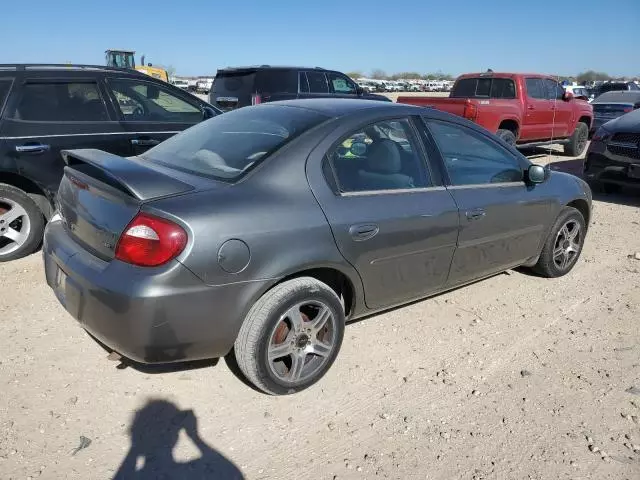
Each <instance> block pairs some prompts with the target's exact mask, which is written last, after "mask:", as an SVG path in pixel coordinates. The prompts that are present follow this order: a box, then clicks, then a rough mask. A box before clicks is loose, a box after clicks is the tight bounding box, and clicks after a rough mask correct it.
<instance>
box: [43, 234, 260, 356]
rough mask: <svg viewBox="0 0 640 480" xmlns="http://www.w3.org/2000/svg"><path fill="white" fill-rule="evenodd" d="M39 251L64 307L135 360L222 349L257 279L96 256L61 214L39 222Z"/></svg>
mask: <svg viewBox="0 0 640 480" xmlns="http://www.w3.org/2000/svg"><path fill="white" fill-rule="evenodd" d="M43 257H44V265H45V273H46V278H47V283H48V284H49V286H50V287H51V288H52V289H53V291H54V293H55V294H56V297H57V298H58V300H59V301H60V303H61V304H62V305H63V306H64V307H65V309H66V310H67V311H68V312H69V313H70V314H71V315H72V316H73V317H74V318H75V319H76V320H78V322H79V323H80V325H81V326H82V327H83V328H84V329H85V330H87V331H88V332H89V333H90V334H91V335H92V336H94V337H95V338H96V339H97V340H99V341H100V342H101V343H103V344H104V345H106V346H107V347H108V348H110V349H113V350H114V351H116V352H118V353H120V354H121V355H123V356H125V357H127V358H130V359H132V360H134V361H136V362H140V363H169V362H179V361H187V360H199V359H205V358H215V357H220V356H223V355H225V354H227V353H228V352H229V351H230V350H231V348H232V347H233V343H234V341H235V339H236V336H237V333H238V331H239V329H240V325H241V322H242V320H243V318H244V315H245V312H246V308H247V306H250V304H249V303H248V301H247V300H248V298H250V297H252V296H253V295H254V294H255V292H256V291H257V290H258V289H260V288H262V286H263V284H262V283H261V282H251V283H244V284H240V283H235V284H227V285H224V286H208V285H205V284H204V283H203V282H202V281H201V280H200V279H199V278H198V277H196V276H195V275H194V274H193V273H192V272H191V271H190V270H189V269H187V268H186V267H185V266H183V265H182V264H181V263H179V262H172V263H170V264H168V265H165V266H162V267H158V268H141V267H134V266H132V265H128V264H125V263H123V262H120V261H117V260H114V261H111V262H104V261H102V260H100V259H98V258H96V257H94V256H93V255H91V254H90V253H88V252H87V251H85V250H83V249H82V248H81V247H80V246H79V245H78V244H76V243H75V242H74V241H73V239H72V238H71V237H69V235H68V234H67V233H66V231H65V229H64V227H63V226H62V223H61V222H54V223H50V224H49V225H48V226H47V229H46V231H45V237H44V243H43Z"/></svg>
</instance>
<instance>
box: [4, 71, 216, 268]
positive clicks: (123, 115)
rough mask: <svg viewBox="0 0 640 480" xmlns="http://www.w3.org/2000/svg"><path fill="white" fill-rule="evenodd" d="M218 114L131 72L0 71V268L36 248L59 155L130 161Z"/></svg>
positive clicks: (173, 89) (56, 178)
mask: <svg viewBox="0 0 640 480" xmlns="http://www.w3.org/2000/svg"><path fill="white" fill-rule="evenodd" d="M218 113H221V112H220V110H218V109H215V108H213V107H212V106H211V105H209V104H208V103H206V102H204V101H202V100H200V99H198V98H197V97H195V96H193V95H190V94H189V93H186V92H184V91H183V90H181V89H179V88H176V87H174V86H172V85H169V84H168V83H165V82H163V81H161V80H158V79H155V78H152V77H150V76H147V75H145V74H143V73H140V72H136V71H135V70H125V69H119V68H109V67H101V66H88V65H0V262H2V261H8V260H12V259H15V258H19V257H22V256H25V255H27V254H29V253H32V252H33V251H35V250H36V249H37V248H38V246H39V244H40V242H41V240H42V234H43V230H44V224H45V221H46V220H48V219H49V217H50V216H51V214H52V211H53V202H54V197H55V194H56V192H57V190H58V184H59V182H60V179H61V178H62V171H63V167H64V162H63V160H62V157H61V155H60V150H63V149H71V148H99V149H101V150H106V151H108V152H111V153H114V154H116V155H122V156H133V155H138V154H140V153H142V152H144V151H145V150H147V149H149V148H150V147H152V146H154V145H157V144H158V143H160V142H162V141H163V140H165V139H166V138H168V137H170V136H172V135H174V134H175V133H177V132H179V131H182V130H184V129H186V128H188V127H190V126H192V125H194V124H196V123H198V122H200V121H202V120H203V119H206V118H209V117H212V116H215V115H217V114H218ZM88 221H90V220H88Z"/></svg>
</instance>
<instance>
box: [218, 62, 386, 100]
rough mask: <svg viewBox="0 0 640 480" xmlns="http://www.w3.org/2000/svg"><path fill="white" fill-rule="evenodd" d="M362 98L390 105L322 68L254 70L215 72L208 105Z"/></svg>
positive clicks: (265, 68) (228, 69)
mask: <svg viewBox="0 0 640 480" xmlns="http://www.w3.org/2000/svg"><path fill="white" fill-rule="evenodd" d="M323 97H327V98H363V99H366V100H382V101H388V102H390V101H391V100H389V99H388V98H387V97H385V96H384V95H375V94H371V93H367V92H365V91H364V90H363V89H362V87H360V86H359V85H358V84H357V83H355V82H354V81H353V80H351V79H350V78H349V77H347V76H346V75H345V74H344V73H340V72H336V71H333V70H325V69H324V68H319V67H316V68H305V67H272V66H270V65H261V66H254V67H236V68H223V69H220V70H218V71H217V73H216V78H215V81H214V82H213V88H212V90H211V92H210V93H209V102H211V104H212V105H216V106H217V107H219V108H221V109H222V110H232V109H234V108H239V107H246V106H248V105H255V104H258V103H263V102H275V101H277V100H293V99H297V98H323Z"/></svg>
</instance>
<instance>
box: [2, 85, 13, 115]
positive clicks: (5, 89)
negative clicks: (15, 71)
mask: <svg viewBox="0 0 640 480" xmlns="http://www.w3.org/2000/svg"><path fill="white" fill-rule="evenodd" d="M12 83H13V80H10V79H7V78H3V79H0V115H2V110H3V108H4V104H5V102H6V101H7V97H8V96H9V91H10V90H11V84H12Z"/></svg>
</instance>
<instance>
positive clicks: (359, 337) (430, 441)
mask: <svg viewBox="0 0 640 480" xmlns="http://www.w3.org/2000/svg"><path fill="white" fill-rule="evenodd" d="M529 153H530V154H531V156H532V157H533V158H537V160H536V161H538V162H542V163H545V162H553V163H554V168H558V169H562V170H567V171H574V172H579V170H580V162H579V161H576V160H568V159H567V158H566V157H561V156H560V157H556V156H550V155H549V154H547V153H545V152H544V151H542V150H539V151H534V152H529ZM596 198H597V200H596V201H595V202H594V218H593V222H592V226H591V229H590V231H589V235H588V237H587V242H586V246H585V248H584V252H583V255H582V258H581V260H580V261H579V263H578V264H577V266H576V268H575V269H574V271H573V272H572V273H571V274H569V275H568V276H566V277H564V278H561V279H556V280H547V279H541V278H538V277H535V276H532V275H530V274H528V273H527V272H524V271H514V272H509V274H503V275H498V276H495V277H493V278H491V279H488V280H485V281H483V282H479V283H476V284H474V285H471V286H468V287H466V288H463V289H459V290H456V291H453V292H451V293H448V294H445V295H440V296H438V297H436V298H432V299H429V300H426V301H422V302H418V303H414V304H412V305H410V306H407V307H405V308H401V309H396V310H393V311H390V312H387V313H385V314H381V315H377V316H374V317H372V318H369V319H367V320H364V321H360V322H357V323H353V324H350V325H349V326H348V327H347V331H346V334H345V341H344V346H343V348H342V351H341V353H340V355H339V357H338V361H337V362H336V364H335V365H334V366H333V368H332V369H331V371H330V372H329V373H328V374H327V376H326V377H325V378H324V379H323V380H322V381H321V382H320V383H319V384H317V385H316V386H314V387H312V388H311V389H309V390H307V391H305V392H302V393H300V394H297V395H294V396H288V397H279V398H275V397H270V396H266V395H263V394H261V393H258V392H256V391H255V390H253V389H251V388H249V387H248V386H247V385H245V384H244V383H243V382H242V381H241V380H240V379H239V378H237V377H236V375H235V374H234V373H233V372H234V369H233V365H232V364H230V363H229V362H227V361H226V360H224V359H221V360H220V361H219V362H217V364H214V362H207V363H204V364H196V365H188V366H184V367H181V368H171V369H164V370H161V369H135V368H132V367H124V366H123V365H120V364H118V363H117V362H110V361H108V360H107V358H106V352H105V351H104V350H103V349H102V348H101V347H100V346H99V345H97V344H96V343H95V342H94V341H93V340H91V339H90V338H89V337H88V336H87V335H86V334H85V333H84V332H83V331H82V330H81V329H80V328H79V327H78V325H77V324H76V322H75V321H74V320H73V319H72V318H71V317H70V316H69V315H67V314H66V312H65V311H64V310H63V309H62V308H61V307H60V306H59V305H58V303H57V301H56V300H55V298H54V296H53V294H52V293H51V291H50V290H49V288H48V287H47V286H46V285H45V282H44V279H43V270H42V266H41V259H40V254H35V255H32V256H30V257H28V258H25V259H23V260H20V261H16V262H12V263H8V264H0V276H1V278H2V285H3V290H2V291H3V295H2V297H1V299H0V352H2V355H1V356H0V390H1V391H2V394H1V396H0V478H3V479H26V478H47V479H60V478H65V479H88V478H89V479H107V478H114V477H116V478H164V477H162V475H160V474H159V472H164V473H165V474H167V475H173V476H175V478H182V479H192V478H193V479H195V478H225V479H226V478H247V479H266V478H269V479H289V478H291V479H293V478H314V479H351V478H353V479H360V478H363V479H364V478H368V479H373V478H391V479H449V478H451V479H469V480H480V479H490V478H491V479H493V478H495V479H565V478H566V479H577V478H580V479H587V478H588V479H598V480H601V479H616V480H623V479H629V480H631V479H635V480H637V479H638V478H640V420H639V419H640V329H639V328H638V321H639V319H640V260H638V259H636V258H634V254H635V253H636V252H640V226H639V225H640V209H639V208H638V207H639V206H640V197H638V196H635V197H633V196H627V195H620V196H609V197H596ZM638 256H640V254H639V255H638ZM230 365H231V367H230ZM136 466H137V467H138V468H139V469H140V468H143V466H144V468H143V470H142V471H138V472H137V473H134V471H135V469H136ZM126 472H130V473H129V474H127V473H126ZM145 472H146V473H145ZM167 478H169V477H167Z"/></svg>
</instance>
